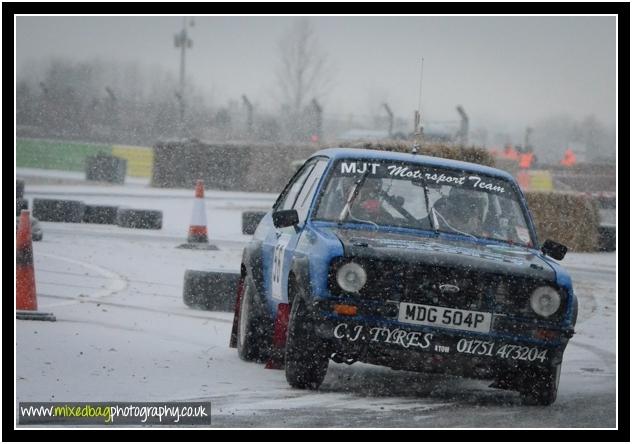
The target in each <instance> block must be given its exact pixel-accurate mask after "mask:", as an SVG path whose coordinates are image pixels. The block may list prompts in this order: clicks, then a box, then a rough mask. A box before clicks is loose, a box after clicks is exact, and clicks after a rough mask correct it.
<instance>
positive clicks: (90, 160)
mask: <svg viewBox="0 0 632 444" xmlns="http://www.w3.org/2000/svg"><path fill="white" fill-rule="evenodd" d="M126 174H127V160H125V159H121V158H119V157H115V156H110V155H108V154H102V153H100V154H97V155H96V156H88V157H86V180H93V181H100V182H110V183H124V182H125V175H126Z"/></svg>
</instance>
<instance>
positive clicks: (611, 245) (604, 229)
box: [598, 225, 617, 251]
mask: <svg viewBox="0 0 632 444" xmlns="http://www.w3.org/2000/svg"><path fill="white" fill-rule="evenodd" d="M598 231H599V251H616V250H617V227H616V226H613V225H601V226H600V227H599V228H598Z"/></svg>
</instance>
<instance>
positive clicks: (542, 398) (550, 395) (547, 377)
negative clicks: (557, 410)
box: [520, 364, 562, 406]
mask: <svg viewBox="0 0 632 444" xmlns="http://www.w3.org/2000/svg"><path fill="white" fill-rule="evenodd" d="M561 369H562V364H558V365H555V366H553V367H550V368H542V369H536V370H534V371H533V373H532V376H530V377H529V378H527V379H526V380H525V381H524V382H523V384H522V388H521V390H520V396H521V398H522V402H523V404H525V405H540V406H544V405H551V404H553V403H554V402H555V400H556V399H557V389H558V387H559V384H560V373H561Z"/></svg>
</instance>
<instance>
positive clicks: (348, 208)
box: [338, 169, 370, 224]
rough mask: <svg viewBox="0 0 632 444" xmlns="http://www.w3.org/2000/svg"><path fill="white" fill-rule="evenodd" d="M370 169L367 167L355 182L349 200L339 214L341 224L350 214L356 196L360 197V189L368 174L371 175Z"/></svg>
mask: <svg viewBox="0 0 632 444" xmlns="http://www.w3.org/2000/svg"><path fill="white" fill-rule="evenodd" d="M369 171H370V170H369V169H367V170H366V172H365V173H364V174H363V175H362V176H360V177H359V178H358V180H356V181H355V183H354V184H353V188H352V189H351V192H350V193H349V196H347V202H346V203H345V206H344V207H343V208H342V211H341V212H340V215H339V216H338V223H339V224H341V223H342V222H343V221H344V220H345V219H346V218H347V216H348V215H349V212H350V211H351V205H353V202H354V201H355V199H356V197H358V191H359V190H360V187H361V186H362V184H363V183H364V181H365V180H366V178H367V176H368V175H369Z"/></svg>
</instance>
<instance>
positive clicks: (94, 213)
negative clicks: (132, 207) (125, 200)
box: [83, 205, 119, 225]
mask: <svg viewBox="0 0 632 444" xmlns="http://www.w3.org/2000/svg"><path fill="white" fill-rule="evenodd" d="M118 209H119V208H118V207H115V206H110V205H86V211H85V212H84V213H83V222H84V223H86V224H107V225H116V215H117V213H118Z"/></svg>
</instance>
